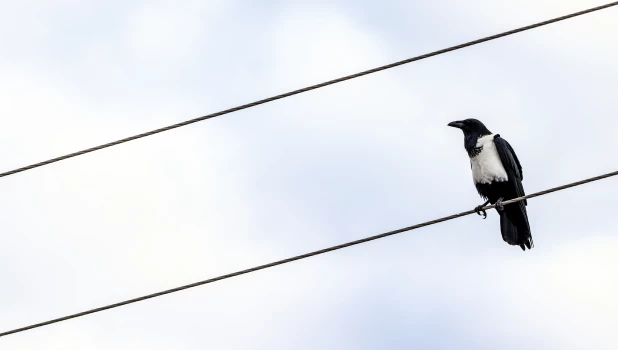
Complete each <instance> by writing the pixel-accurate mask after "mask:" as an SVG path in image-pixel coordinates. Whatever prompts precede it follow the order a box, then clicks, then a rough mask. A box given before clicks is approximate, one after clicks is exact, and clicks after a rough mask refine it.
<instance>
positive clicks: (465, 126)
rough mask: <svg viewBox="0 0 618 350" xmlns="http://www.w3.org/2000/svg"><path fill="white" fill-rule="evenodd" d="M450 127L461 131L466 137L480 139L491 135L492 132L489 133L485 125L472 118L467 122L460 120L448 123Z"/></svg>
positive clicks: (466, 120)
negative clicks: (472, 136)
mask: <svg viewBox="0 0 618 350" xmlns="http://www.w3.org/2000/svg"><path fill="white" fill-rule="evenodd" d="M448 126H452V127H454V128H457V129H461V131H463V133H464V135H465V136H469V135H474V136H477V137H480V136H484V135H490V134H491V131H489V130H488V129H487V128H486V127H485V124H483V123H481V121H480V120H478V119H472V118H470V119H465V120H458V121H454V122H450V123H448Z"/></svg>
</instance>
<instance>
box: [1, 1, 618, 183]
mask: <svg viewBox="0 0 618 350" xmlns="http://www.w3.org/2000/svg"><path fill="white" fill-rule="evenodd" d="M616 5H618V1H615V2H611V3H608V4H605V5H601V6H596V7H592V8H589V9H586V10H582V11H578V12H574V13H571V14H568V15H565V16H560V17H556V18H553V19H549V20H546V21H542V22H538V23H535V24H531V25H527V26H524V27H520V28H517V29H513V30H509V31H506V32H502V33H499V34H494V35H490V36H487V37H484V38H481V39H477V40H472V41H468V42H466V43H463V44H459V45H455V46H451V47H447V48H445V49H442V50H438V51H433V52H430V53H426V54H423V55H420V56H416V57H412V58H408V59H405V60H402V61H398V62H395V63H391V64H387V65H384V66H380V67H377V68H373V69H369V70H366V71H362V72H359V73H355V74H351V75H347V76H344V77H341V78H337V79H333V80H329V81H326V82H323V83H320V84H316V85H311V86H308V87H305V88H302V89H298V90H293V91H290V92H286V93H283V94H280V95H276V96H272V97H268V98H265V99H262V100H258V101H254V102H250V103H247V104H243V105H240V106H237V107H233V108H229V109H225V110H222V111H219V112H215V113H212V114H208V115H205V116H202V117H199V118H195V119H190V120H186V121H184V122H181V123H177V124H172V125H169V126H166V127H162V128H159V129H155V130H151V131H148V132H144V133H141V134H137V135H133V136H129V137H126V138H123V139H120V140H116V141H112V142H109V143H105V144H102V145H99V146H95V147H91V148H87V149H84V150H81V151H77V152H73V153H69V154H66V155H63V156H60V157H56V158H51V159H48V160H45V161H42V162H38V163H34V164H30V165H27V166H24V167H21V168H17V169H13V170H9V171H5V172H3V173H0V177H5V176H9V175H13V174H17V173H21V172H23V171H27V170H32V169H35V168H39V167H42V166H45V165H49V164H52V163H56V162H59V161H62V160H66V159H69V158H73V157H77V156H81V155H84V154H86V153H90V152H94V151H98V150H101V149H104V148H108V147H112V146H116V145H120V144H122V143H126V142H129V141H134V140H137V139H141V138H144V137H147V136H152V135H155V134H158V133H162V132H164V131H169V130H172V129H176V128H180V127H182V126H186V125H189V124H194V123H197V122H201V121H204V120H207V119H211V118H215V117H218V116H222V115H224V114H229V113H233V112H237V111H240V110H243V109H247V108H251V107H255V106H258V105H261V104H264V103H268V102H272V101H276V100H280V99H282V98H286V97H290V96H294V95H298V94H301V93H303V92H307V91H311V90H315V89H319V88H323V87H325V86H329V85H333V84H337V83H340V82H343V81H346V80H351V79H355V78H358V77H362V76H364V75H368V74H372V73H376V72H379V71H383V70H387V69H391V68H395V67H398V66H401V65H404V64H408V63H412V62H415V61H420V60H423V59H426V58H429V57H433V56H438V55H441V54H445V53H447V52H451V51H455V50H459V49H463V48H465V47H469V46H473V45H477V44H480V43H484V42H487V41H491V40H494V39H498V38H502V37H505V36H508V35H512V34H516V33H520V32H524V31H527V30H530V29H534V28H538V27H542V26H545V25H548V24H552V23H556V22H560V21H563V20H566V19H570V18H573V17H577V16H581V15H584V14H588V13H591V12H595V11H599V10H603V9H606V8H610V7H613V6H616Z"/></svg>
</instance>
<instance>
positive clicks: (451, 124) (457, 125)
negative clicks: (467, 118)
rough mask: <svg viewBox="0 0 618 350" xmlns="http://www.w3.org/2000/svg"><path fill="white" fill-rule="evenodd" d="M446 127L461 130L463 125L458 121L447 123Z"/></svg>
mask: <svg viewBox="0 0 618 350" xmlns="http://www.w3.org/2000/svg"><path fill="white" fill-rule="evenodd" d="M448 126H452V127H454V128H457V129H463V127H464V124H463V123H462V122H460V121H455V122H450V123H448Z"/></svg>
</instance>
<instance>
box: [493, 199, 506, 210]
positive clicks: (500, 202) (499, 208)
mask: <svg viewBox="0 0 618 350" xmlns="http://www.w3.org/2000/svg"><path fill="white" fill-rule="evenodd" d="M503 199H504V198H502V197H500V198H498V200H497V201H496V205H495V207H496V210H497V211H503V210H504V205H503V204H502V200H503Z"/></svg>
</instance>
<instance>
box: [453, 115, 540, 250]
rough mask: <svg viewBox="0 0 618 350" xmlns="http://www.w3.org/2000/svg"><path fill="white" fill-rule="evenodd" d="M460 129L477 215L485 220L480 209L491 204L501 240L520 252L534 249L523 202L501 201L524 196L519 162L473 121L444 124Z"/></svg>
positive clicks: (508, 148)
mask: <svg viewBox="0 0 618 350" xmlns="http://www.w3.org/2000/svg"><path fill="white" fill-rule="evenodd" d="M448 126H452V127H454V128H458V129H461V130H462V131H463V134H464V148H465V149H466V151H467V152H468V156H469V157H470V165H471V167H472V179H473V180H474V185H475V186H476V190H477V191H478V193H479V195H481V197H482V198H483V199H485V200H487V201H486V202H485V203H484V204H481V205H479V206H478V207H476V208H475V211H476V213H477V214H479V215H481V213H482V214H483V215H484V216H485V217H484V218H486V217H487V213H485V211H484V210H482V208H483V207H484V206H485V205H487V203H491V204H495V206H496V210H497V211H498V213H499V214H500V231H501V232H502V239H503V240H504V241H505V242H506V243H508V244H510V245H518V246H520V247H521V249H523V250H524V251H525V250H526V248H528V249H531V248H532V247H533V246H534V243H533V241H532V234H531V232H530V223H529V222H528V213H527V212H526V205H528V203H527V202H526V201H525V200H523V201H519V202H516V203H513V204H510V205H506V206H504V205H502V201H505V200H509V199H513V198H517V197H521V196H524V195H525V193H524V186H523V185H522V183H521V182H522V180H523V178H524V176H523V172H522V169H521V164H520V163H519V159H518V158H517V155H516V154H515V151H514V150H513V147H511V145H510V144H509V143H508V142H506V140H505V139H503V138H502V137H500V135H499V134H492V133H491V131H489V130H488V129H487V128H486V127H485V125H484V124H483V123H481V122H480V121H479V120H477V119H466V120H459V121H454V122H451V123H449V124H448Z"/></svg>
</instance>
